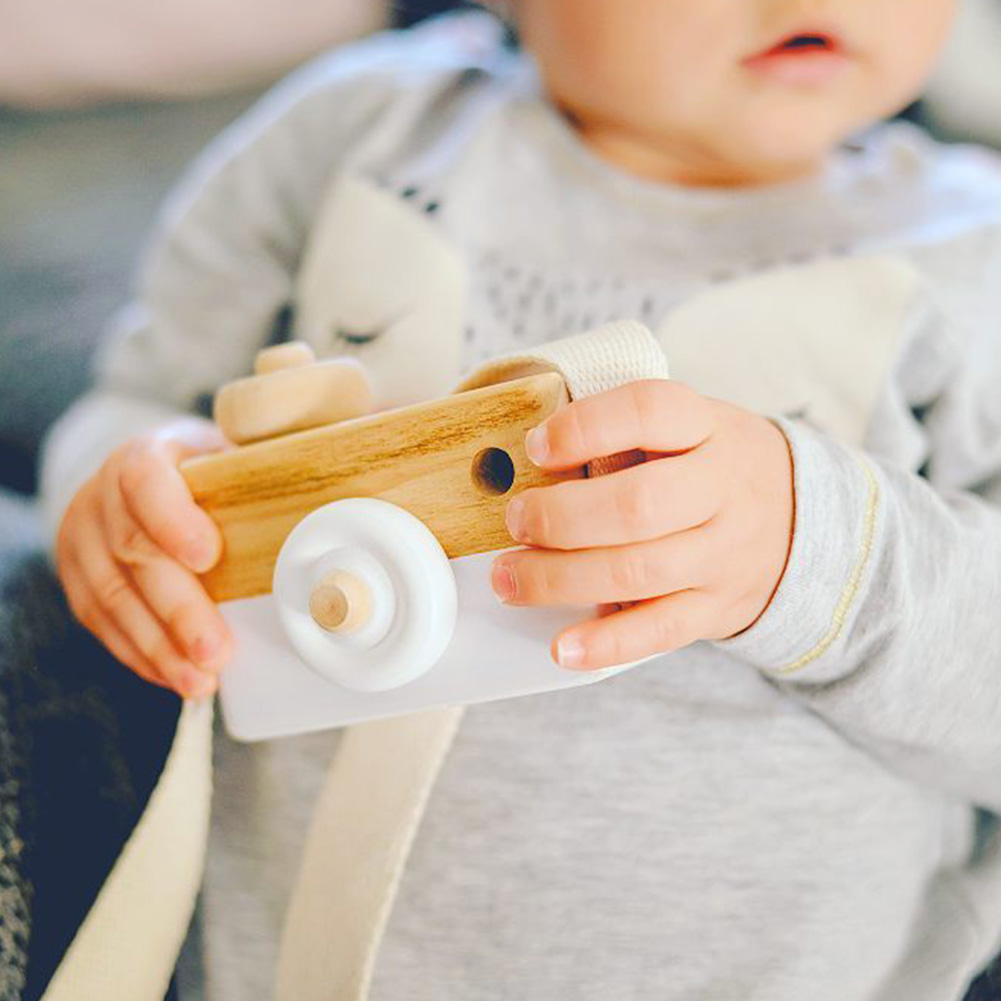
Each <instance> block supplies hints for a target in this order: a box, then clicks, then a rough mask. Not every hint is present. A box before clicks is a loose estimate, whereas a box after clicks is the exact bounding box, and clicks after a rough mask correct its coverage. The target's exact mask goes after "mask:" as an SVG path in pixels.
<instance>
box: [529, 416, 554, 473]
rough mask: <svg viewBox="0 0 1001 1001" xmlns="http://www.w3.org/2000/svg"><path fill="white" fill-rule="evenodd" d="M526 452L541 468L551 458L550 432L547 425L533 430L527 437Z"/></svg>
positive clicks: (541, 425)
mask: <svg viewBox="0 0 1001 1001" xmlns="http://www.w3.org/2000/svg"><path fill="white" fill-rule="evenodd" d="M525 451H526V452H527V453H528V457H529V458H530V459H531V460H532V462H534V463H535V464H536V465H537V466H541V465H542V463H544V462H545V461H546V459H548V458H549V432H548V431H547V430H546V426H545V424H540V425H539V426H538V427H537V428H532V430H531V431H529V432H528V434H527V435H525Z"/></svg>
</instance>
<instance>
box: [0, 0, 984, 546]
mask: <svg viewBox="0 0 1001 1001" xmlns="http://www.w3.org/2000/svg"><path fill="white" fill-rule="evenodd" d="M960 2H961V4H962V14H961V18H960V22H959V25H958V27H957V30H956V32H955V37H954V39H953V45H952V47H951V48H950V50H949V52H948V53H947V55H946V58H945V60H944V62H943V64H942V67H941V71H940V73H939V75H938V77H937V78H936V80H935V81H934V82H933V84H932V86H931V87H930V89H929V92H928V94H927V96H926V98H925V100H924V101H922V103H921V105H920V106H919V107H918V108H917V109H915V111H914V114H916V115H917V116H918V117H919V118H921V119H922V120H923V121H924V122H925V123H926V124H928V125H929V127H930V128H932V130H933V131H935V132H936V133H937V134H939V135H941V136H943V137H946V138H950V139H967V138H972V139H977V140H979V141H982V142H988V143H994V144H997V145H1001V112H999V109H1001V59H999V56H1001V0H960ZM456 6H462V4H458V3H455V2H451V3H450V2H449V0H405V2H402V3H401V2H397V3H387V2H385V0H323V2H320V3H317V2H316V0H308V2H304V0H171V2H170V3H169V4H149V3H143V2H141V0H0V545H3V544H5V543H7V544H30V543H31V542H32V541H34V540H35V539H37V538H38V531H39V530H38V525H37V521H36V518H35V514H34V510H33V506H32V496H33V494H34V491H35V484H36V475H37V455H38V447H39V444H40V442H41V440H42V437H43V435H44V433H45V431H46V429H47V428H48V427H49V425H50V424H51V423H52V421H53V420H54V419H55V418H56V417H57V416H58V415H59V414H60V413H61V412H62V411H63V410H64V409H65V408H66V407H67V406H68V405H69V404H70V403H71V402H72V401H73V399H75V397H76V396H77V395H78V394H80V393H81V392H82V391H83V390H84V389H85V388H86V385H87V383H88V380H89V377H90V361H91V357H92V353H93V348H94V345H95V343H96V340H97V338H98V337H99V335H100V333H101V331H102V329H103V328H104V326H105V325H106V323H107V321H108V318H109V316H111V315H112V314H113V313H114V312H115V310H116V309H117V307H118V306H120V305H121V304H122V303H123V302H124V301H125V300H126V298H127V295H128V291H129V287H130V284H131V281H132V279H133V275H134V271H135V267H136V262H137V260H138V256H139V253H140V251H141V248H142V245H143V242H144V237H145V234H146V233H147V232H148V230H149V228H150V226H151V224H152V221H153V218H154V215H155V212H156V209H157V206H158V204H159V203H160V201H161V199H162V198H163V196H164V194H165V192H166V191H167V189H168V188H169V187H170V185H171V184H172V183H173V181H174V180H175V179H176V177H177V175H178V173H179V172H180V171H181V169H182V168H183V166H184V165H185V163H186V162H187V161H188V160H189V159H190V158H191V157H192V156H193V155H194V154H195V153H196V152H197V151H198V150H199V149H200V148H201V147H202V146H203V145H204V144H205V143H206V142H207V141H208V140H209V139H210V138H211V137H212V136H213V135H214V134H215V133H216V132H218V131H219V130H220V129H221V128H222V127H223V126H225V125H226V124H227V123H228V122H230V121H231V120H232V119H233V118H234V117H236V116H237V115H238V114H239V113H240V112H241V111H243V110H244V109H245V108H246V107H247V106H248V105H249V104H250V103H251V102H252V101H253V100H254V99H255V98H256V97H257V95H258V94H259V93H260V92H261V91H262V90H263V89H264V88H266V87H267V86H268V85H270V84H271V83H272V82H273V81H274V80H275V79H277V78H278V77H279V76H281V75H283V74H284V73H286V72H287V71H288V70H290V69H291V68H292V67H294V66H295V65H296V64H298V63H301V62H303V61H304V60H306V59H308V58H310V57H312V56H313V55H315V54H316V53H317V52H319V51H321V50H322V49H325V48H327V47H329V46H331V45H334V44H337V43H338V42H341V41H344V40H347V39H351V38H355V37H358V36H360V35H363V34H366V33H368V32H370V31H374V30H377V29H379V28H381V27H385V26H387V25H395V26H401V27H405V26H408V25H410V24H412V23H414V22H416V21H418V20H420V19H421V18H423V17H426V16H428V15H431V14H434V13H439V12H441V11H442V10H445V9H449V8H453V7H456Z"/></svg>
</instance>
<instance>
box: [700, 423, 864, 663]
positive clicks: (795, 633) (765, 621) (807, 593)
mask: <svg viewBox="0 0 1001 1001" xmlns="http://www.w3.org/2000/svg"><path fill="white" fill-rule="evenodd" d="M772 420H773V421H774V423H775V424H776V425H777V426H778V427H779V428H780V429H781V431H782V432H783V434H785V436H786V439H787V441H788V442H789V447H790V451H791V453H792V459H793V483H794V488H795V492H796V509H795V516H794V519H793V540H792V547H791V550H790V553H789V562H788V564H787V565H786V569H785V573H784V574H783V576H782V580H781V582H780V583H779V586H778V589H777V590H776V592H775V594H774V595H773V597H772V600H771V603H770V604H769V606H768V608H766V609H765V612H764V614H763V615H762V616H761V617H760V618H759V619H758V620H757V622H755V623H754V625H752V626H751V627H750V628H749V629H747V630H745V631H744V632H742V633H738V634H737V635H736V636H733V637H731V638H729V639H724V640H715V641H712V643H713V645H714V646H715V647H716V648H717V649H719V650H722V651H724V652H726V653H729V654H731V655H732V656H734V657H737V658H739V659H740V660H743V661H746V662H747V663H749V664H751V665H752V666H754V667H756V668H758V669H759V670H761V671H763V672H765V673H767V674H771V675H774V676H776V677H795V678H796V680H797V681H810V682H818V683H819V682H826V681H831V680H834V679H835V678H837V677H839V676H841V675H843V674H845V673H848V671H849V670H850V666H849V665H846V664H845V663H844V660H845V658H844V657H843V656H841V654H842V653H843V650H844V643H843V640H844V638H845V637H846V636H847V635H849V634H850V631H851V625H852V622H853V621H854V618H855V616H856V615H857V613H858V609H859V606H860V604H861V603H862V601H863V599H864V594H865V591H866V588H867V586H868V579H869V570H870V568H871V565H872V562H873V553H874V551H875V549H876V541H877V535H878V531H879V522H880V514H881V509H882V493H881V488H880V483H879V480H878V479H877V475H876V472H875V470H874V468H873V467H872V465H871V464H870V463H869V462H868V461H866V459H865V457H864V456H863V455H862V454H861V453H860V452H859V451H857V450H853V449H850V448H848V447H847V446H845V445H842V444H840V443H838V442H836V441H834V440H833V439H832V438H830V437H828V436H827V435H825V434H824V433H823V432H820V431H818V430H816V429H814V428H812V427H809V426H808V425H805V424H803V423H801V422H797V421H793V420H789V419H788V418H784V417H774V418H772Z"/></svg>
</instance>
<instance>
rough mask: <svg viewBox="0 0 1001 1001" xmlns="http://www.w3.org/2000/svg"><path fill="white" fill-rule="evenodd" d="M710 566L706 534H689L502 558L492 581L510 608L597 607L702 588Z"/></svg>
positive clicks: (527, 551) (525, 552)
mask: <svg viewBox="0 0 1001 1001" xmlns="http://www.w3.org/2000/svg"><path fill="white" fill-rule="evenodd" d="M713 562H714V561H713V559H712V553H711V551H710V548H709V546H708V544H707V542H706V538H705V533H704V532H703V531H702V530H701V529H691V530H689V531H687V532H679V533H677V534H675V535H669V536H666V537H665V538H663V539H656V540H655V541H653V542H643V543H638V544H636V545H632V546H618V547H615V548H611V549H583V550H576V551H574V552H559V551H556V550H551V549H522V550H518V551H517V552H511V553H504V554H503V555H501V556H498V557H497V558H496V559H495V560H494V564H493V571H492V574H491V581H492V583H493V588H494V592H495V594H496V595H497V597H498V598H500V599H501V600H502V601H504V602H506V603H508V604H511V605H602V604H609V603H612V602H623V601H644V600H646V599H648V598H657V597H660V596H661V595H664V594H669V593H671V592H674V591H683V590H687V589H688V588H693V587H699V586H702V585H704V584H705V583H706V582H707V581H708V579H709V577H710V575H711V573H712V569H713V568H712V563H713Z"/></svg>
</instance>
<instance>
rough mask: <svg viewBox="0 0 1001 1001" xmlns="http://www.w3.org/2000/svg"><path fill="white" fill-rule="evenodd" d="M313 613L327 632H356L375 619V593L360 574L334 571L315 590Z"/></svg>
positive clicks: (311, 612) (312, 605) (314, 618)
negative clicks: (373, 615) (373, 593)
mask: <svg viewBox="0 0 1001 1001" xmlns="http://www.w3.org/2000/svg"><path fill="white" fill-rule="evenodd" d="M309 614H310V615H312V616H313V621H314V622H315V623H316V624H317V625H318V626H321V627H322V628H323V629H326V630H327V632H331V633H353V632H356V631H357V630H359V629H361V627H362V626H363V625H365V623H366V622H368V620H369V618H370V617H371V614H372V592H371V591H370V590H369V587H368V585H367V584H366V583H365V581H364V580H362V579H361V577H358V576H357V575H356V574H353V573H348V572H347V571H346V570H332V571H331V572H330V573H327V574H325V575H324V576H323V578H322V579H321V580H320V583H319V584H318V585H317V586H316V587H315V588H314V589H313V593H312V594H311V595H310V598H309Z"/></svg>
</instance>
